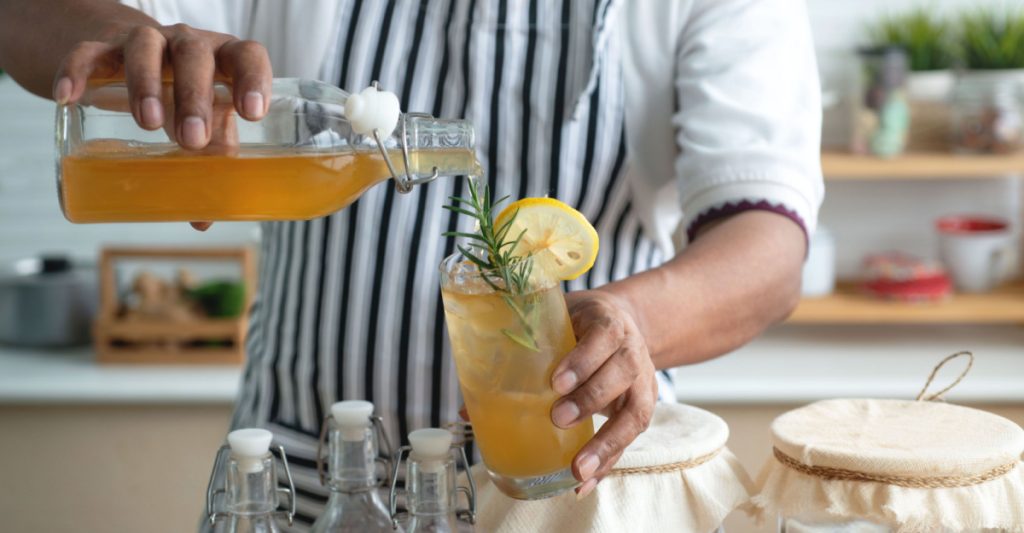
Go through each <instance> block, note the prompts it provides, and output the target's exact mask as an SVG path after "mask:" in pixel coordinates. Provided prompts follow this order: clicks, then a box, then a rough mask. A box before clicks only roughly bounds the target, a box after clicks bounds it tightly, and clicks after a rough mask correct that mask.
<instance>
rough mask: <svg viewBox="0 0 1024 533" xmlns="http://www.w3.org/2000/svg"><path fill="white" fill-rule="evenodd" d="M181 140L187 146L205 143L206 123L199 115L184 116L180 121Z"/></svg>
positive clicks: (196, 146) (194, 146)
mask: <svg viewBox="0 0 1024 533" xmlns="http://www.w3.org/2000/svg"><path fill="white" fill-rule="evenodd" d="M181 141H182V144H185V145H187V146H189V147H193V148H198V147H201V146H203V145H204V144H206V124H204V123H203V119H201V118H199V117H186V118H185V121H184V122H182V123H181Z"/></svg>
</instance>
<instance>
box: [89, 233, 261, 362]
mask: <svg viewBox="0 0 1024 533" xmlns="http://www.w3.org/2000/svg"><path fill="white" fill-rule="evenodd" d="M125 259H131V260H138V259H156V260H161V261H234V262H237V263H238V264H239V267H240V269H241V276H242V282H243V283H244V284H245V300H244V307H243V308H244V309H246V310H248V309H249V307H250V305H251V303H252V298H253V293H254V292H255V290H256V266H255V261H254V259H253V253H252V251H251V250H250V249H248V248H131V247H116V248H105V249H104V250H102V252H101V253H100V262H99V271H100V286H99V289H100V308H99V313H98V315H97V318H96V322H95V324H94V325H93V337H94V344H95V347H96V361H97V362H99V363H110V364H234V365H237V364H241V363H242V362H243V361H244V360H245V334H246V330H247V328H248V318H247V317H246V316H245V315H244V314H243V316H240V317H238V318H216V319H196V320H191V321H187V322H165V321H155V320H153V321H139V320H132V321H125V320H121V319H119V318H118V316H117V314H118V312H119V310H120V305H121V303H120V301H119V298H118V294H117V280H116V262H117V261H121V260H125ZM204 338H208V339H230V340H231V344H232V346H231V347H230V348H199V349H183V348H181V343H182V342H183V341H186V340H202V339H204ZM154 340H155V341H160V342H162V343H163V346H161V347H148V348H137V347H131V346H121V345H119V342H122V341H154Z"/></svg>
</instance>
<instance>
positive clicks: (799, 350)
mask: <svg viewBox="0 0 1024 533" xmlns="http://www.w3.org/2000/svg"><path fill="white" fill-rule="evenodd" d="M960 349H971V350H974V353H975V355H976V357H977V360H976V362H975V364H974V368H973V369H972V370H971V372H970V374H969V375H968V376H967V377H966V378H965V379H964V380H963V382H962V383H960V384H959V385H958V386H957V387H956V388H955V389H953V390H952V391H951V392H950V393H948V394H947V395H946V398H947V399H949V400H950V401H953V402H964V403H1024V328H1021V327H1015V326H1002V327H954V326H943V327H907V328H879V327H874V328H872V327H809V326H803V327H793V326H784V327H780V328H777V329H775V330H773V331H771V332H769V333H768V334H766V335H765V336H763V337H762V338H760V339H757V340H756V341H754V342H752V343H751V344H749V345H747V346H745V347H743V348H740V349H739V350H737V351H736V352H735V353H733V354H730V355H728V356H726V357H721V358H718V359H715V360H712V361H708V362H706V363H703V364H700V365H693V366H688V367H684V368H681V369H678V370H677V372H676V385H677V389H678V393H679V397H680V400H682V401H684V402H688V403H697V404H745V403H753V404H765V403H775V404H790V403H804V402H809V401H814V400H819V399H824V398H835V397H865V396H872V397H882V398H914V397H915V396H916V395H917V393H918V391H919V390H920V389H921V386H922V385H923V384H924V382H925V379H926V378H927V377H928V373H929V372H930V371H931V369H932V367H933V366H934V365H935V364H936V363H937V362H938V361H939V360H941V359H942V358H943V357H944V356H946V355H948V354H950V353H952V352H955V351H957V350H960ZM963 365H964V363H963V362H961V361H955V362H951V363H950V365H949V366H948V368H945V369H944V370H943V371H942V372H941V373H940V375H939V376H938V377H937V379H936V382H935V385H934V386H933V390H938V389H940V388H942V387H944V386H945V385H946V384H948V383H950V382H951V381H952V380H953V379H954V378H955V376H956V374H957V373H959V372H960V370H961V369H962V368H963ZM240 374H241V368H240V367H223V366H107V365H97V364H95V363H94V362H93V358H92V353H91V350H90V349H89V348H82V349H75V350H60V351H36V350H27V349H14V348H3V347H0V404H19V403H20V404H28V403H34V404H46V403H50V404H59V403H118V404H161V403H162V404H201V403H206V404H210V403H219V404H225V405H226V404H230V403H231V402H232V401H234V398H235V394H236V393H237V391H238V384H239V379H240Z"/></svg>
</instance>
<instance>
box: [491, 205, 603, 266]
mask: <svg viewBox="0 0 1024 533" xmlns="http://www.w3.org/2000/svg"><path fill="white" fill-rule="evenodd" d="M513 215H515V219H514V220H513V221H512V226H511V227H510V228H509V231H508V236H507V238H508V239H509V240H511V239H515V238H516V237H518V236H519V235H520V234H522V235H523V237H522V239H521V240H520V241H519V243H518V244H517V245H516V248H515V250H513V252H512V253H513V254H515V255H517V256H525V255H530V254H532V255H533V276H537V275H543V276H544V277H545V278H546V279H555V280H572V279H576V278H578V277H580V276H581V275H583V274H584V273H585V272H586V271H588V270H590V267H592V266H594V261H595V260H596V259H597V250H598V238H597V230H595V229H594V226H592V225H590V222H588V221H587V218H586V217H584V216H583V214H582V213H580V212H579V211H577V210H575V209H573V208H572V207H570V206H568V205H566V204H565V203H563V202H560V201H558V200H555V199H554V198H523V199H522V200H519V201H517V202H513V203H511V204H509V206H508V207H506V208H505V209H503V210H502V211H501V214H499V215H498V218H497V219H495V221H494V225H495V227H496V228H501V227H503V226H504V225H505V223H506V222H507V221H508V220H509V219H511V218H512V216H513ZM524 231H525V233H524Z"/></svg>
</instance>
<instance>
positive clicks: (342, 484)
mask: <svg viewBox="0 0 1024 533" xmlns="http://www.w3.org/2000/svg"><path fill="white" fill-rule="evenodd" d="M374 429H376V430H377V431H376V432H375V431H374ZM325 439H326V440H327V441H328V446H327V465H326V467H325V465H324V461H323V459H324V454H323V445H324V440H325ZM378 445H380V446H378ZM379 447H383V448H384V451H385V454H386V456H387V457H389V458H390V457H391V445H390V443H389V441H388V438H387V435H386V434H385V433H384V426H383V424H382V423H381V420H380V418H379V417H374V416H373V404H372V403H370V402H364V401H359V400H350V401H343V402H337V403H335V404H334V405H332V406H331V414H330V415H329V416H328V417H327V418H326V419H324V423H323V427H322V429H321V432H320V447H319V448H318V450H317V471H318V472H319V474H320V483H321V484H322V485H325V486H327V487H328V488H329V489H330V491H331V495H330V497H329V498H328V500H327V506H326V507H325V508H324V512H323V514H321V515H320V517H319V518H317V519H316V522H314V523H313V529H312V531H313V532H314V533H342V532H346V533H391V532H392V531H393V529H394V528H393V527H392V524H391V516H390V514H389V513H388V509H387V507H385V505H384V502H383V500H382V499H381V496H380V493H379V492H378V488H379V487H380V479H379V478H378V476H377V473H376V465H377V460H378V449H379ZM325 470H326V472H325ZM388 471H389V469H388V468H387V463H385V472H388Z"/></svg>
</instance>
